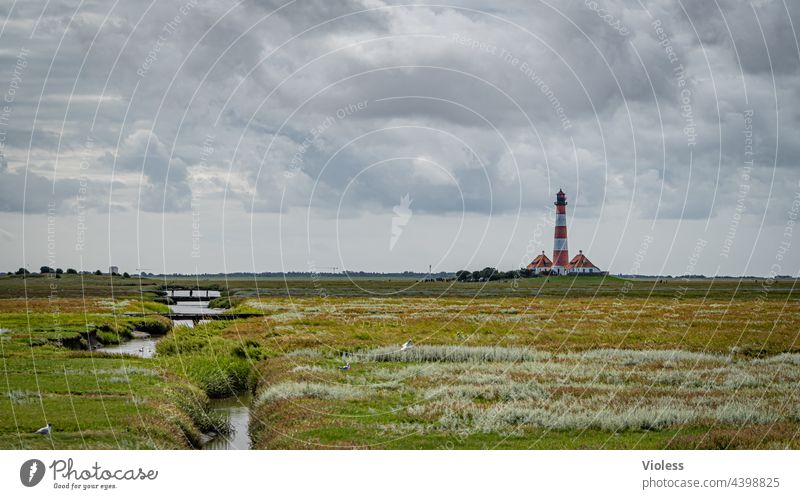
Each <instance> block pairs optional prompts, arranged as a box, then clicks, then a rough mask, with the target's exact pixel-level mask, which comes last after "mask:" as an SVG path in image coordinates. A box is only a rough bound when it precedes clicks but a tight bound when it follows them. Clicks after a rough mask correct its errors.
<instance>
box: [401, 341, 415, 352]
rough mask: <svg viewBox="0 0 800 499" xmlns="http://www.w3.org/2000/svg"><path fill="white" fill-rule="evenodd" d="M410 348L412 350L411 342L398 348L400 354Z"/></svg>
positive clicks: (412, 344)
mask: <svg viewBox="0 0 800 499" xmlns="http://www.w3.org/2000/svg"><path fill="white" fill-rule="evenodd" d="M411 348H414V343H413V342H412V341H411V340H408V341H406V342H405V343H403V346H402V347H400V351H401V352H402V351H403V350H409V349H411Z"/></svg>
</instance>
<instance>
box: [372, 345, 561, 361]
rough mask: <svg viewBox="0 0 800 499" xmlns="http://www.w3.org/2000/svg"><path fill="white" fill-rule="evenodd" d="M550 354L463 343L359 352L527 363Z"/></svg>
mask: <svg viewBox="0 0 800 499" xmlns="http://www.w3.org/2000/svg"><path fill="white" fill-rule="evenodd" d="M551 357H552V354H550V353H549V352H540V351H537V350H532V349H530V348H522V347H495V346H475V347H469V346H461V345H421V346H417V347H414V348H412V349H410V350H404V351H401V350H400V349H399V348H397V347H383V348H376V349H374V350H369V351H367V352H365V353H361V354H358V355H357V358H358V359H359V360H361V361H368V362H525V361H536V360H546V359H549V358H551Z"/></svg>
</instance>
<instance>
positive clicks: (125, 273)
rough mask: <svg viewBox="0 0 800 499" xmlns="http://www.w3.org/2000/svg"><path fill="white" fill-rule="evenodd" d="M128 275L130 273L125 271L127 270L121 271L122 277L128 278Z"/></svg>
mask: <svg viewBox="0 0 800 499" xmlns="http://www.w3.org/2000/svg"><path fill="white" fill-rule="evenodd" d="M130 276H131V275H130V274H129V273H127V272H123V273H122V277H124V278H125V279H128V278H130Z"/></svg>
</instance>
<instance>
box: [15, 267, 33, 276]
mask: <svg viewBox="0 0 800 499" xmlns="http://www.w3.org/2000/svg"><path fill="white" fill-rule="evenodd" d="M15 274H17V275H28V274H30V272H29V271H28V269H26V268H24V267H20V268H19V270H17V271H16V272H15Z"/></svg>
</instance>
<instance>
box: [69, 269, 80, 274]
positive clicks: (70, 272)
mask: <svg viewBox="0 0 800 499" xmlns="http://www.w3.org/2000/svg"><path fill="white" fill-rule="evenodd" d="M77 273H78V271H77V270H75V269H67V274H77Z"/></svg>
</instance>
